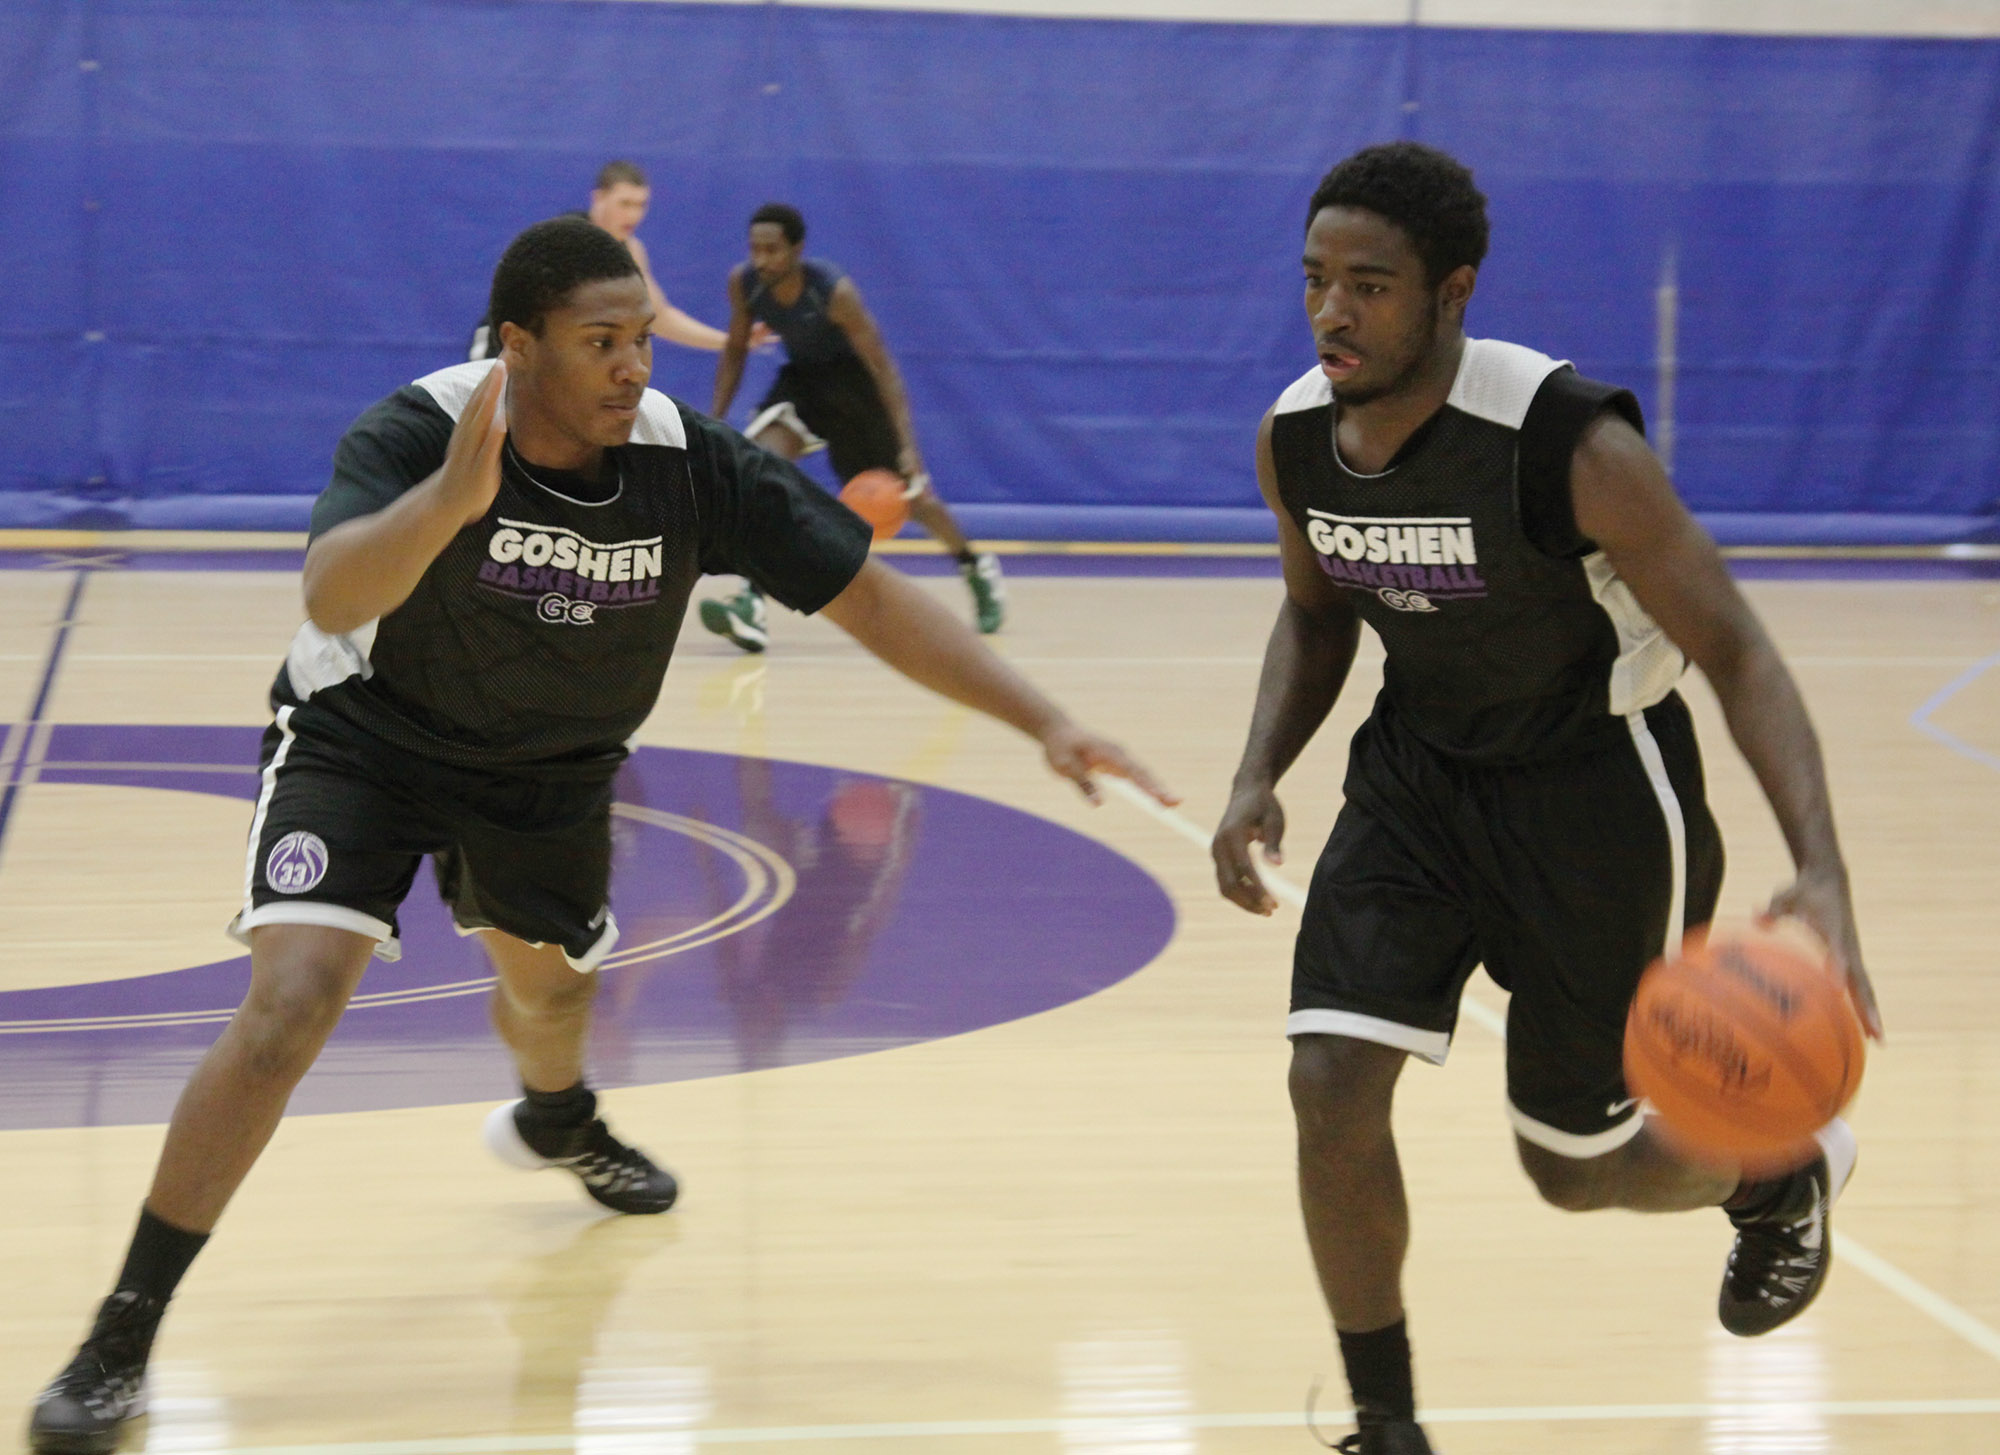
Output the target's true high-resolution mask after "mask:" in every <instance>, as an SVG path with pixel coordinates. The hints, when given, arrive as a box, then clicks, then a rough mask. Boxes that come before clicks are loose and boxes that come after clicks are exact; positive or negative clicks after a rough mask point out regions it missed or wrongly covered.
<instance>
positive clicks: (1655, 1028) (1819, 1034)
mask: <svg viewBox="0 0 2000 1455" xmlns="http://www.w3.org/2000/svg"><path fill="white" fill-rule="evenodd" d="M1864 1057H1865V1052H1864V1050H1863V1040H1862V1033H1861V1022H1860V1020H1859V1018H1858V1017H1857V1016H1856V1015H1855V1013H1854V1006H1853V1003H1852V1001H1851V1000H1850V999H1849V997H1848V994H1847V986H1846V983H1845V981H1844V980H1843V979H1842V977H1841V976H1840V974H1839V972H1838V970H1837V969H1836V968H1835V967H1834V966H1833V965H1832V963H1831V962H1830V961H1829V960H1828V959H1827V958H1826V957H1825V956H1824V955H1823V954H1818V953H1815V952H1813V951H1809V950H1807V949H1806V948H1805V947H1803V946H1802V945H1801V944H1800V943H1798V942H1797V941H1796V940H1794V939H1792V938H1789V937H1787V936H1783V935H1778V934H1773V933H1767V932H1764V931H1758V930H1727V931H1725V930H1717V931H1715V932H1714V933H1713V934H1709V935H1692V936H1690V937H1689V939H1688V943H1687V944H1686V945H1685V946H1684V947H1683V948H1682V950H1681V953H1680V954H1679V955H1677V956H1675V957H1673V958H1671V959H1664V960H1660V961H1657V962H1655V963H1654V965H1653V966H1652V968H1651V969H1649V970H1647V972H1646V974H1645V977H1644V978H1643V979H1642V980H1641V981H1640V982H1639V992H1638V994H1637V996H1636V997H1634V999H1633V1002H1632V1010H1631V1014H1630V1016H1629V1017H1628V1018H1627V1021H1626V1025H1625V1080H1626V1083H1627V1085H1628V1087H1629V1088H1630V1090H1631V1091H1632V1092H1633V1093H1634V1094H1635V1095H1638V1096H1643V1097H1645V1098H1646V1099H1647V1100H1648V1101H1649V1102H1651V1103H1652V1105H1653V1109H1654V1110H1655V1111H1656V1112H1658V1113H1659V1116H1660V1118H1661V1119H1662V1122H1663V1130H1664V1131H1665V1132H1666V1133H1667V1134H1668V1136H1669V1138H1670V1140H1672V1141H1674V1142H1676V1143H1678V1144H1680V1145H1681V1146H1682V1147H1683V1149H1684V1150H1686V1151H1687V1152H1688V1153H1690V1154H1691V1155H1694V1156H1697V1157H1700V1158H1703V1159H1706V1160H1712V1161H1715V1162H1720V1163H1735V1164H1738V1165H1741V1166H1743V1167H1745V1168H1746V1169H1749V1170H1752V1171H1758V1172H1764V1171H1770V1170H1775V1169H1779V1168H1784V1167H1788V1166H1796V1165H1799V1164H1801V1163H1803V1162H1804V1161H1806V1160H1807V1159H1808V1158H1810V1157H1811V1155H1812V1152H1813V1144H1812V1134H1813V1133H1814V1132H1815V1131H1817V1130H1818V1129H1819V1128H1820V1127H1822V1126H1824V1125H1826V1123H1827V1122H1828V1121H1830V1120H1831V1119H1832V1118H1833V1117H1834V1116H1835V1115H1837V1114H1838V1113H1839V1111H1840V1109H1841V1108H1842V1107H1844V1106H1846V1105H1847V1103H1848V1101H1849V1100H1850V1099H1851V1098H1852V1097H1853V1095H1854V1092H1855V1089H1856V1088H1857V1087H1858V1086H1859V1085H1860V1083H1861V1071H1862V1066H1863V1062H1864Z"/></svg>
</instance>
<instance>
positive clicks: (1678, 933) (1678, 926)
mask: <svg viewBox="0 0 2000 1455" xmlns="http://www.w3.org/2000/svg"><path fill="white" fill-rule="evenodd" d="M1625 725H1626V726H1627V727H1628V728H1630V729H1631V730H1632V745H1633V746H1634V747H1635V748H1637V749H1638V750H1639V761H1640V762H1641V763H1642V764H1644V765H1645V768H1646V776H1647V777H1648V778H1649V779H1651V780H1652V783H1653V796H1654V797H1655V798H1657V799H1659V800H1660V816H1661V817H1662V818H1664V819H1665V820H1666V823H1667V846H1668V849H1669V852H1670V854H1671V856H1672V860H1673V867H1672V869H1671V870H1670V871H1669V872H1670V873H1671V874H1672V875H1673V882H1672V884H1671V885H1669V886H1668V893H1669V895H1670V898H1669V899H1668V901H1667V937H1666V942H1665V943H1664V944H1662V945H1661V947H1660V953H1661V954H1662V955H1671V954H1673V953H1674V952H1675V951H1676V950H1678V949H1679V948H1680V947H1681V940H1682V939H1683V938H1685V936H1686V935H1687V888H1688V844H1687V816H1686V815H1685V814H1683V813H1682V812H1681V800H1680V796H1679V795H1678V794H1676V793H1675V792H1674V780H1673V779H1671V778H1669V777H1668V776H1667V760H1666V759H1665V757H1663V756H1662V755H1661V753H1660V744H1659V740H1658V739H1656V738H1655V737H1654V736H1653V730H1652V729H1651V728H1650V727H1648V726H1647V725H1646V713H1645V709H1644V708H1641V709H1640V710H1639V711H1637V712H1631V713H1627V714H1626V715H1625Z"/></svg>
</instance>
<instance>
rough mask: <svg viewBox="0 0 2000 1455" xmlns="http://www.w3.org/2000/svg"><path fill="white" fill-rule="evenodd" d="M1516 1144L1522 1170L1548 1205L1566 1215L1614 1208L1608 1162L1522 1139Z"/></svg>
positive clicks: (1517, 1139)
mask: <svg viewBox="0 0 2000 1455" xmlns="http://www.w3.org/2000/svg"><path fill="white" fill-rule="evenodd" d="M1514 1145H1515V1148H1516V1149H1517V1150H1518V1151H1519V1153H1520V1156H1521V1168H1522V1170H1523V1171H1525V1172H1526V1173H1527V1174H1528V1180H1529V1181H1530V1182H1532V1183H1534V1184H1535V1191H1536V1192H1538V1193H1540V1194H1541V1198H1542V1201H1543V1202H1545V1203H1547V1204H1549V1206H1551V1207H1559V1208H1561V1209H1562V1210H1563V1211H1564V1212H1595V1211H1597V1210H1598V1209H1599V1208H1603V1207H1609V1206H1611V1203H1610V1201H1609V1200H1608V1199H1607V1191H1608V1184H1609V1179H1608V1178H1607V1177H1606V1175H1605V1174H1606V1170H1607V1169H1606V1167H1605V1165H1604V1164H1605V1162H1606V1160H1607V1159H1605V1158H1603V1157H1591V1158H1586V1159H1579V1158H1575V1157H1565V1156H1563V1155H1561V1154H1560V1153H1558V1152H1551V1151H1550V1150H1549V1149H1548V1148H1546V1147H1538V1146H1536V1145H1535V1144H1534V1143H1533V1142H1528V1141H1523V1140H1521V1139H1520V1138H1516V1139H1515V1143H1514Z"/></svg>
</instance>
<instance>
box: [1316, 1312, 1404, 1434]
mask: <svg viewBox="0 0 2000 1455" xmlns="http://www.w3.org/2000/svg"><path fill="white" fill-rule="evenodd" d="M1333 1332H1334V1336H1335V1337H1336V1338H1338V1339H1339V1340H1340V1362H1341V1363H1343V1364H1345V1365H1346V1366H1347V1387H1348V1389H1350V1390H1352V1391H1353V1393H1354V1422H1355V1423H1356V1424H1358V1425H1362V1426H1368V1425H1382V1424H1387V1423H1388V1422H1389V1421H1391V1420H1414V1419H1415V1418H1416V1417H1417V1395H1416V1382H1415V1379H1414V1377H1413V1376H1412V1375H1411V1373H1410V1323H1409V1320H1408V1319H1398V1320H1396V1322H1395V1323H1393V1324H1391V1325H1389V1326H1388V1327H1387V1328H1386V1329H1371V1330H1370V1331H1369V1332H1367V1333H1365V1334H1350V1333H1348V1332H1347V1331H1346V1330H1344V1329H1335V1330H1334V1331H1333Z"/></svg>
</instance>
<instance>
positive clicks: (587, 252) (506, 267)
mask: <svg viewBox="0 0 2000 1455" xmlns="http://www.w3.org/2000/svg"><path fill="white" fill-rule="evenodd" d="M637 276H639V265H638V264H637V263H636V262H634V261H633V260H632V254H631V253H630V252H629V251H628V250H627V249H626V247H625V244H624V243H622V242H620V241H618V239H617V238H615V237H613V236H612V235H611V234H610V233H608V232H606V231H605V230H604V229H603V228H601V227H599V226H598V225H597V224H596V223H594V222H592V221H590V220H589V219H588V218H584V217H552V218H550V219H549V220H548V221H547V222H538V223H536V224H535V225H534V226H533V227H531V228H529V229H527V230H526V231H525V232H523V233H522V234H521V235H520V236H519V237H517V238H515V239H514V240H513V241H512V242H510V243H508V244H507V251H506V252H504V253H502V254H501V255H500V266H499V267H497V268H495V269H494V270H493V293H492V296H491V299H490V302H491V313H490V314H489V316H490V317H491V319H492V320H493V331H494V334H495V335H496V336H497V335H498V334H499V332H500V325H501V324H503V323H517V324H519V325H520V326H521V327H522V328H525V329H526V330H528V332H529V333H532V334H536V335H539V334H540V333H541V331H542V321H543V319H544V318H546V317H547V316H548V312H549V310H550V309H551V308H560V307H562V306H563V304H564V302H565V301H567V300H568V298H569V295H570V294H572V293H574V292H575V291H576V290H577V289H578V288H581V287H582V286H583V285H584V284H585V283H597V282H602V281H603V280H605V279H607V278H636V277H637Z"/></svg>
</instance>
